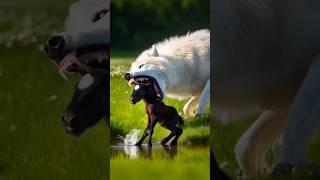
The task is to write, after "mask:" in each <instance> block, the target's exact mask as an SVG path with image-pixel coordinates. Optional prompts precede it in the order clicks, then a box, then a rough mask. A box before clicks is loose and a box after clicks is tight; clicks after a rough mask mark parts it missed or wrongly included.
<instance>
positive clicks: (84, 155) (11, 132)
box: [0, 48, 109, 179]
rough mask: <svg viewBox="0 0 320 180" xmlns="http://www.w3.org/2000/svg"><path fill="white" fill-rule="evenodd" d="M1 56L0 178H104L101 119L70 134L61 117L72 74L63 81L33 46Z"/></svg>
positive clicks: (105, 140) (105, 164) (105, 146)
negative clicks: (91, 126) (82, 130)
mask: <svg viewBox="0 0 320 180" xmlns="http://www.w3.org/2000/svg"><path fill="white" fill-rule="evenodd" d="M0 59H1V61H0V70H1V76H0V81H1V90H0V129H1V131H0V134H1V135H0V136H1V138H0V148H1V150H0V179H106V178H105V177H106V176H107V173H108V168H109V162H108V161H109V160H108V153H109V148H108V144H109V142H108V141H109V138H107V137H108V130H107V128H106V125H105V122H100V123H99V124H98V125H96V126H95V127H93V128H91V129H89V130H88V131H87V132H85V133H84V134H83V135H82V136H81V137H80V138H73V137H70V136H68V135H67V134H66V133H65V132H64V129H63V126H62V124H61V121H60V117H61V114H62V112H63V111H64V110H65V108H66V106H67V104H68V103H69V101H70V98H71V96H72V94H73V85H74V83H75V79H76V78H75V77H74V78H72V80H71V81H70V82H66V81H64V80H63V79H62V78H61V77H59V76H58V74H57V69H56V67H55V66H54V65H53V64H52V63H51V62H49V61H48V60H47V58H46V56H45V55H44V53H40V52H39V51H38V50H36V49H35V48H21V49H17V48H15V49H8V50H4V51H2V52H1V54H0Z"/></svg>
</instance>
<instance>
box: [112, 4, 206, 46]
mask: <svg viewBox="0 0 320 180" xmlns="http://www.w3.org/2000/svg"><path fill="white" fill-rule="evenodd" d="M209 5H210V1H209V0H197V1H195V0H169V1H163V0H115V1H112V2H111V14H112V15H111V22H112V25H111V41H112V48H113V49H115V50H120V49H121V50H129V51H132V50H139V51H141V50H142V49H146V48H148V47H150V46H151V45H152V44H153V43H155V42H157V41H159V40H162V39H164V38H168V37H170V36H173V35H174V36H175V35H183V34H186V33H187V32H188V31H194V30H197V29H203V28H207V29H209V22H210V16H209V14H210V6H209Z"/></svg>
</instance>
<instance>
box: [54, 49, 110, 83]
mask: <svg viewBox="0 0 320 180" xmlns="http://www.w3.org/2000/svg"><path fill="white" fill-rule="evenodd" d="M108 61H109V46H108V45H106V44H101V45H91V46H87V47H83V48H80V49H78V50H75V51H71V52H69V53H67V54H66V55H65V56H64V58H63V59H62V60H54V62H55V63H56V64H57V65H58V67H59V73H60V75H61V76H62V77H63V78H64V79H67V77H66V75H65V73H81V74H85V73H88V72H90V71H91V70H93V69H102V70H105V69H106V68H107V66H108Z"/></svg>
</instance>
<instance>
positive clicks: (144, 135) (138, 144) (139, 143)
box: [135, 115, 151, 146]
mask: <svg viewBox="0 0 320 180" xmlns="http://www.w3.org/2000/svg"><path fill="white" fill-rule="evenodd" d="M150 124H151V118H150V116H149V115H148V119H147V127H146V129H145V130H144V132H143V135H142V137H141V138H140V140H139V141H138V142H137V143H136V144H135V146H141V144H142V143H143V141H144V139H145V138H146V137H147V136H148V130H149V127H150Z"/></svg>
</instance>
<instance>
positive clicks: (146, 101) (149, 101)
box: [143, 97, 161, 105]
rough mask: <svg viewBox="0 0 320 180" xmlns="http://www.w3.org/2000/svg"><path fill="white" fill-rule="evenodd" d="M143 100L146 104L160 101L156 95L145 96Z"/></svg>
mask: <svg viewBox="0 0 320 180" xmlns="http://www.w3.org/2000/svg"><path fill="white" fill-rule="evenodd" d="M143 101H144V103H145V104H146V105H149V104H157V103H159V102H161V101H160V100H159V99H158V98H157V97H146V98H144V99H143Z"/></svg>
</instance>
